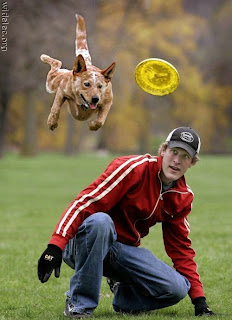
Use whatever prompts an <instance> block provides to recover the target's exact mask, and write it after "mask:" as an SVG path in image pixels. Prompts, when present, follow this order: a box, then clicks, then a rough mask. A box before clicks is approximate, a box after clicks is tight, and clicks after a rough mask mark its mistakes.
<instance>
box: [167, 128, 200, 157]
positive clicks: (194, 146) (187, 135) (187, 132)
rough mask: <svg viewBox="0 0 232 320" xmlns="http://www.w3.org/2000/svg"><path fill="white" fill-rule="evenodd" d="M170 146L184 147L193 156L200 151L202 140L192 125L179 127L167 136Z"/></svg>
mask: <svg viewBox="0 0 232 320" xmlns="http://www.w3.org/2000/svg"><path fill="white" fill-rule="evenodd" d="M166 142H168V147H169V148H182V149H184V150H185V151H187V152H188V153H189V155H190V156H191V158H193V157H194V156H195V155H196V154H198V153H199V152H200V147H201V140H200V137H199V136H198V134H197V133H196V131H194V130H193V129H192V128H190V127H179V128H176V129H174V130H173V131H172V132H170V133H169V135H168V136H167V139H166Z"/></svg>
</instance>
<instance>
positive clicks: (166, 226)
mask: <svg viewBox="0 0 232 320" xmlns="http://www.w3.org/2000/svg"><path fill="white" fill-rule="evenodd" d="M162 228H163V238H164V245H165V249H166V252H167V254H168V256H169V257H170V258H171V259H172V261H173V265H174V268H175V269H176V270H177V271H178V272H180V273H181V274H182V275H184V276H185V277H186V278H187V279H188V280H189V282H190V284H191V288H190V290H189V296H190V298H191V300H192V303H193V304H194V306H195V315H196V316H198V315H203V314H205V313H207V315H214V313H213V312H212V311H211V310H210V309H209V308H208V305H207V304H206V298H205V295H204V291H203V286H202V283H201V281H200V277H199V274H198V272H197V264H196V263H195V261H194V257H195V251H194V250H193V249H192V248H191V240H190V239H189V237H188V235H189V232H190V226H189V223H188V221H187V218H186V215H184V216H182V217H181V218H178V219H175V218H173V219H170V220H169V221H166V222H163V224H162Z"/></svg>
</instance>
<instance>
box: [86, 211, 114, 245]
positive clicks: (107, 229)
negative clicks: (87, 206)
mask: <svg viewBox="0 0 232 320" xmlns="http://www.w3.org/2000/svg"><path fill="white" fill-rule="evenodd" d="M85 225H86V227H87V228H88V227H89V228H91V231H92V232H96V234H98V235H99V236H103V237H105V236H106V235H110V234H112V235H116V231H115V226H114V222H113V220H112V219H111V217H110V216H109V215H108V214H107V213H104V212H97V213H94V214H92V215H91V216H90V217H88V218H87V219H86V220H85ZM114 238H115V239H114V240H116V236H115V237H114Z"/></svg>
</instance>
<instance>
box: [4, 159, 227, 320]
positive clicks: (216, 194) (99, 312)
mask: <svg viewBox="0 0 232 320" xmlns="http://www.w3.org/2000/svg"><path fill="white" fill-rule="evenodd" d="M111 159H112V157H110V156H109V157H105V158H103V157H95V156H94V155H80V156H73V157H69V158H67V157H64V156H63V155H57V154H56V155H55V154H50V155H47V154H42V155H39V156H37V157H35V158H22V157H20V156H19V155H16V154H9V155H7V156H6V157H5V158H3V159H2V160H0V195H1V196H0V221H1V223H0V320H5V319H12V320H13V319H14V320H24V319H38V320H39V319H43V320H45V319H48V320H53V319H56V320H57V319H64V317H63V315H62V312H63V307H64V292H65V291H66V290H67V289H68V286H69V278H70V276H71V275H72V270H71V269H69V268H68V267H67V266H66V265H65V264H63V265H62V270H61V277H60V278H59V279H55V278H54V277H52V278H50V280H49V281H48V282H47V283H45V284H41V283H40V282H39V281H38V279H37V274H36V272H37V270H36V269H37V260H38V258H39V257H40V255H41V253H42V252H43V250H44V249H45V247H46V244H47V241H48V240H49V238H50V236H51V234H52V232H53V229H54V227H55V224H56V223H57V221H58V219H59V218H60V215H61V213H62V212H63V210H64V209H65V207H66V206H67V205H68V204H69V202H70V201H72V200H73V198H74V197H75V196H76V194H77V193H78V192H79V191H81V189H83V188H84V187H85V186H87V185H88V184H89V183H90V182H91V181H92V180H93V179H95V178H96V177H97V176H98V175H99V174H100V173H101V172H102V170H103V169H104V168H105V167H106V165H107V164H108V163H109V161H110V160H111ZM231 163H232V157H229V156H228V157H225V156H204V157H203V156H202V159H201V161H200V163H198V164H197V165H196V167H194V168H192V169H191V170H189V172H188V173H187V180H188V183H189V185H190V186H191V188H192V189H193V191H194V193H195V200H194V206H193V210H192V213H191V214H190V216H189V221H190V224H191V234H190V237H191V239H192V241H193V247H194V249H195V250H196V251H197V258H196V261H197V263H198V267H199V268H198V271H199V273H200V274H201V280H202V282H203V284H204V289H205V293H206V296H207V301H208V303H209V305H210V307H211V308H212V309H213V310H214V311H215V312H217V313H218V316H216V317H215V318H214V319H228V320H229V319H232V306H231V292H232V285H231V279H232V268H231V263H232V259H231V252H232V249H231V248H232V237H231V230H232V228H231V226H232V214H231V213H232V195H231V190H232V179H231ZM157 243H158V245H157ZM142 245H143V246H146V247H148V248H149V249H151V250H153V252H154V253H155V254H156V255H157V256H158V257H159V258H160V259H162V260H164V261H166V262H167V263H169V264H171V261H170V260H169V258H168V257H167V255H166V254H165V252H164V248H163V242H162V234H161V229H160V225H157V226H155V227H154V228H152V229H151V232H150V234H149V236H148V237H146V238H145V239H144V240H143V242H142ZM112 298H113V297H112V293H111V292H110V290H109V288H108V286H107V284H106V281H105V279H103V284H102V291H101V299H100V303H99V306H98V308H97V309H96V310H95V312H94V316H93V318H94V319H95V318H96V319H103V320H106V319H112V320H116V319H132V320H133V319H142V320H145V319H157V320H161V319H167V320H169V319H170V320H171V319H182V320H184V319H195V317H194V316H193V306H192V304H191V302H190V299H189V298H188V297H187V298H185V299H184V300H183V301H181V302H180V303H179V304H177V305H175V306H173V307H170V308H166V309H163V310H159V311H154V312H151V313H148V314H141V315H139V316H125V315H117V314H115V313H113V312H112V307H111V302H112Z"/></svg>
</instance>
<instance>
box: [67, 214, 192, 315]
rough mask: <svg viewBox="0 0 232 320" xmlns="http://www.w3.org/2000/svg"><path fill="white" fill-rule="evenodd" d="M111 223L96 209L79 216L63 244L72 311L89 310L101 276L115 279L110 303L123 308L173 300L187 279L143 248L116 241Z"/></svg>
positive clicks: (95, 301)
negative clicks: (80, 219)
mask: <svg viewBox="0 0 232 320" xmlns="http://www.w3.org/2000/svg"><path fill="white" fill-rule="evenodd" d="M116 239H117V234H116V231H115V227H114V223H113V221H112V219H111V218H110V216H109V215H108V214H106V213H102V212H98V213H95V214H93V215H91V216H90V217H88V218H87V219H86V220H84V221H83V223H82V225H81V226H80V227H79V229H78V232H77V234H76V236H75V237H74V238H73V239H71V240H70V241H69V242H68V244H67V245H66V247H65V250H64V253H63V260H64V261H65V262H66V263H67V264H68V265H69V266H70V267H71V268H73V269H75V273H74V275H73V276H72V277H71V279H70V289H69V291H68V292H67V296H68V297H69V298H70V301H71V303H72V304H73V305H74V306H75V311H76V312H80V313H82V312H84V311H85V312H89V313H92V312H93V310H94V309H95V308H96V307H97V305H98V302H99V297H100V288H101V281H102V276H105V277H109V278H111V279H113V280H116V281H119V282H120V283H119V285H118V286H116V289H115V293H114V299H113V306H114V307H115V308H117V309H121V310H124V311H126V312H139V311H148V310H155V309H160V308H164V307H168V306H171V305H174V304H176V303H177V302H179V301H180V300H181V299H183V298H184V297H185V296H186V295H187V293H188V291H189V289H190V283H189V281H188V280H187V279H186V278H185V277H184V276H182V275H181V274H179V273H178V272H177V271H175V270H174V269H173V268H171V267H170V266H168V265H167V264H166V263H164V262H162V261H160V260H159V259H157V258H156V257H155V256H154V255H153V254H152V253H151V252H150V251H149V250H147V249H145V248H139V247H133V246H128V245H125V244H122V243H119V242H117V241H116Z"/></svg>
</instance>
